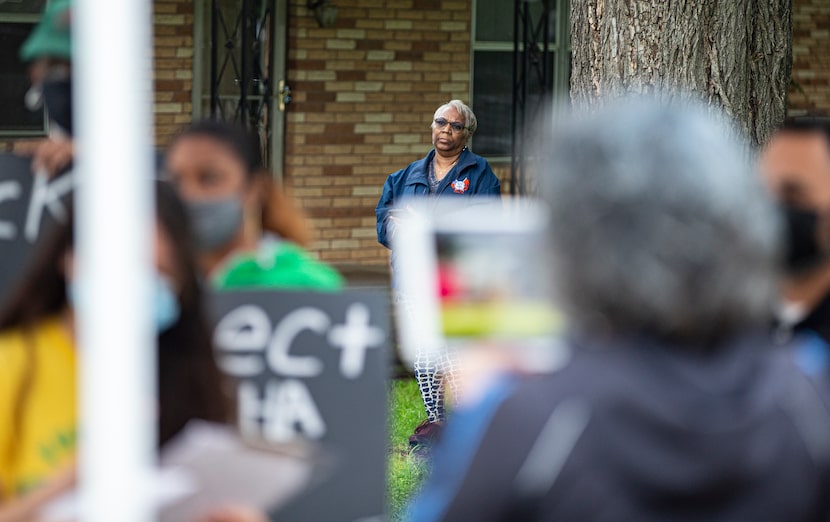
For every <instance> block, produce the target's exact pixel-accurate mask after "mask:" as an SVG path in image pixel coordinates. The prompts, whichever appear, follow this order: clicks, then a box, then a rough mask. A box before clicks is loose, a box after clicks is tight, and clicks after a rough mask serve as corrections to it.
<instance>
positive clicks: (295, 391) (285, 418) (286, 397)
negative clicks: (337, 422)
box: [265, 379, 326, 442]
mask: <svg viewBox="0 0 830 522" xmlns="http://www.w3.org/2000/svg"><path fill="white" fill-rule="evenodd" d="M265 400H266V401H267V402H268V415H267V416H266V417H265V438H266V439H268V440H269V441H271V442H285V441H288V440H291V439H292V438H294V437H295V436H296V435H297V434H298V433H302V434H304V435H305V436H306V437H308V438H310V439H319V438H321V437H322V436H323V435H325V434H326V425H325V423H324V422H323V417H322V415H320V411H319V410H318V409H317V405H316V404H314V399H312V398H311V392H309V391H308V388H307V387H306V385H305V384H303V382H302V381H297V380H294V379H291V380H288V381H283V382H277V381H271V382H269V383H268V384H267V385H265Z"/></svg>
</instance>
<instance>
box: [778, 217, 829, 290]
mask: <svg viewBox="0 0 830 522" xmlns="http://www.w3.org/2000/svg"><path fill="white" fill-rule="evenodd" d="M783 212H784V217H785V220H786V233H787V258H786V269H787V272H788V273H790V274H801V273H804V272H807V271H809V270H810V269H812V268H815V267H816V266H818V265H819V264H821V262H822V261H824V260H825V259H826V258H827V252H825V251H824V249H823V248H822V246H821V245H820V244H819V242H818V224H819V215H818V213H817V212H816V211H814V210H809V209H805V208H802V207H795V206H792V205H787V204H785V205H784V207H783Z"/></svg>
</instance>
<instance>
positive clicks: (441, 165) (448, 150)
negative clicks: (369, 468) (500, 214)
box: [375, 100, 501, 446]
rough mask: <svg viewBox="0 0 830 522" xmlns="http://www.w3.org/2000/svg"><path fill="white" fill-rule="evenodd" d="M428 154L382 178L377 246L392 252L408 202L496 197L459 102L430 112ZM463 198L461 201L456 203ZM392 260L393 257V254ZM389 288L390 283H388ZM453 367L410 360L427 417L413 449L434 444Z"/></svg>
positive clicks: (400, 298) (421, 356)
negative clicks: (473, 148) (400, 214)
mask: <svg viewBox="0 0 830 522" xmlns="http://www.w3.org/2000/svg"><path fill="white" fill-rule="evenodd" d="M430 128H431V129H432V145H433V149H432V150H431V151H429V153H428V154H427V155H426V156H425V157H424V158H423V159H420V160H418V161H415V162H412V163H410V164H409V165H408V166H407V167H406V168H403V169H401V170H399V171H397V172H394V173H392V174H390V175H389V177H388V178H386V182H385V183H384V184H383V192H382V194H381V196H380V200H379V201H378V204H377V207H376V208H375V218H376V220H377V226H376V228H377V236H378V242H379V243H380V244H381V245H383V246H385V247H386V248H392V246H391V242H392V238H393V236H395V234H396V233H397V226H398V221H397V219H398V217H396V216H395V215H393V214H394V212H393V211H394V210H395V208H396V207H397V208H398V209H401V208H402V207H401V204H405V203H406V201H407V200H408V199H410V198H434V199H436V200H444V199H449V198H456V199H454V201H458V202H459V204H467V203H469V202H470V201H471V199H470V198H472V197H475V196H479V197H480V196H490V197H499V196H500V195H501V184H500V183H499V179H498V178H497V177H496V175H495V174H493V170H492V169H491V168H490V164H489V163H487V160H486V159H484V158H482V157H481V156H478V155H476V154H473V152H472V151H471V150H470V149H469V147H468V144H469V141H470V138H472V137H473V134H474V133H475V131H476V129H477V128H478V120H477V119H476V116H475V114H474V113H473V110H472V109H471V108H470V107H469V106H467V105H466V104H465V103H464V102H462V101H461V100H451V101H449V102H447V103H445V104H444V105H441V106H440V107H438V109H436V111H435V114H434V115H433V119H432V124H431V125H430ZM457 198H464V199H457ZM393 256H394V254H393ZM393 286H394V282H393ZM395 301H396V305H397V306H403V307H406V306H409V305H408V303H407V299H406V296H405V295H403V294H401V293H400V292H397V293H396V296H395ZM456 364H457V363H456V362H455V361H453V360H452V359H450V358H448V357H444V358H441V359H440V360H432V358H431V357H429V356H428V355H427V353H426V351H425V350H421V351H420V353H418V355H417V357H416V360H415V377H416V379H417V380H418V388H419V389H420V391H421V397H422V399H423V402H424V408H425V409H426V414H427V418H426V420H425V421H424V422H422V423H421V424H420V425H419V426H418V427H417V428H416V429H415V433H414V434H413V435H412V436H411V437H410V439H409V442H410V444H411V445H413V446H417V445H428V444H431V443H433V442H435V441H436V440H437V439H438V436H439V434H440V431H441V426H442V424H443V422H444V420H445V416H446V415H445V408H444V388H445V382H448V383H449V384H450V386H454V379H455V377H454V373H455V366H456Z"/></svg>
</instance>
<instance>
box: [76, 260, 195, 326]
mask: <svg viewBox="0 0 830 522" xmlns="http://www.w3.org/2000/svg"><path fill="white" fill-rule="evenodd" d="M153 279H155V281H154V282H153V283H154V286H155V291H154V292H153V320H154V322H155V325H156V332H157V333H162V332H166V331H167V330H169V329H170V328H172V327H173V325H175V324H176V323H177V322H178V321H179V316H180V315H181V308H180V307H179V300H178V299H177V298H176V294H175V292H174V291H173V285H172V284H171V283H170V281H169V280H168V279H167V278H166V277H164V276H162V275H161V274H158V273H156V275H155V277H154V278H153ZM83 295H84V292H83V290H79V289H78V285H77V283H75V281H69V283H67V286H66V297H67V299H68V300H69V303H70V304H71V305H72V306H73V307H77V306H78V302H79V301H83V299H84V297H83Z"/></svg>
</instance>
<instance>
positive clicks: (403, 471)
mask: <svg viewBox="0 0 830 522" xmlns="http://www.w3.org/2000/svg"><path fill="white" fill-rule="evenodd" d="M425 418H426V412H425V411H424V405H423V403H422V402H421V395H420V393H418V383H417V382H415V379H411V378H410V379H395V380H393V381H392V382H391V385H390V390H389V468H388V471H387V473H388V476H387V488H388V490H387V494H388V495H389V499H388V502H389V520H390V521H392V522H395V521H400V520H403V515H404V510H405V509H406V506H407V504H408V502H409V500H410V499H411V498H412V495H413V494H414V493H415V492H416V491H417V490H418V487H419V486H420V484H421V482H422V481H423V479H424V477H425V476H426V473H427V465H426V462H425V461H424V459H423V457H421V456H420V455H419V454H418V453H417V452H413V451H412V450H411V449H410V447H409V436H410V435H411V434H412V431H413V430H414V429H415V426H417V425H418V424H419V423H420V422H421V421H423V420H424V419H425Z"/></svg>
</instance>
